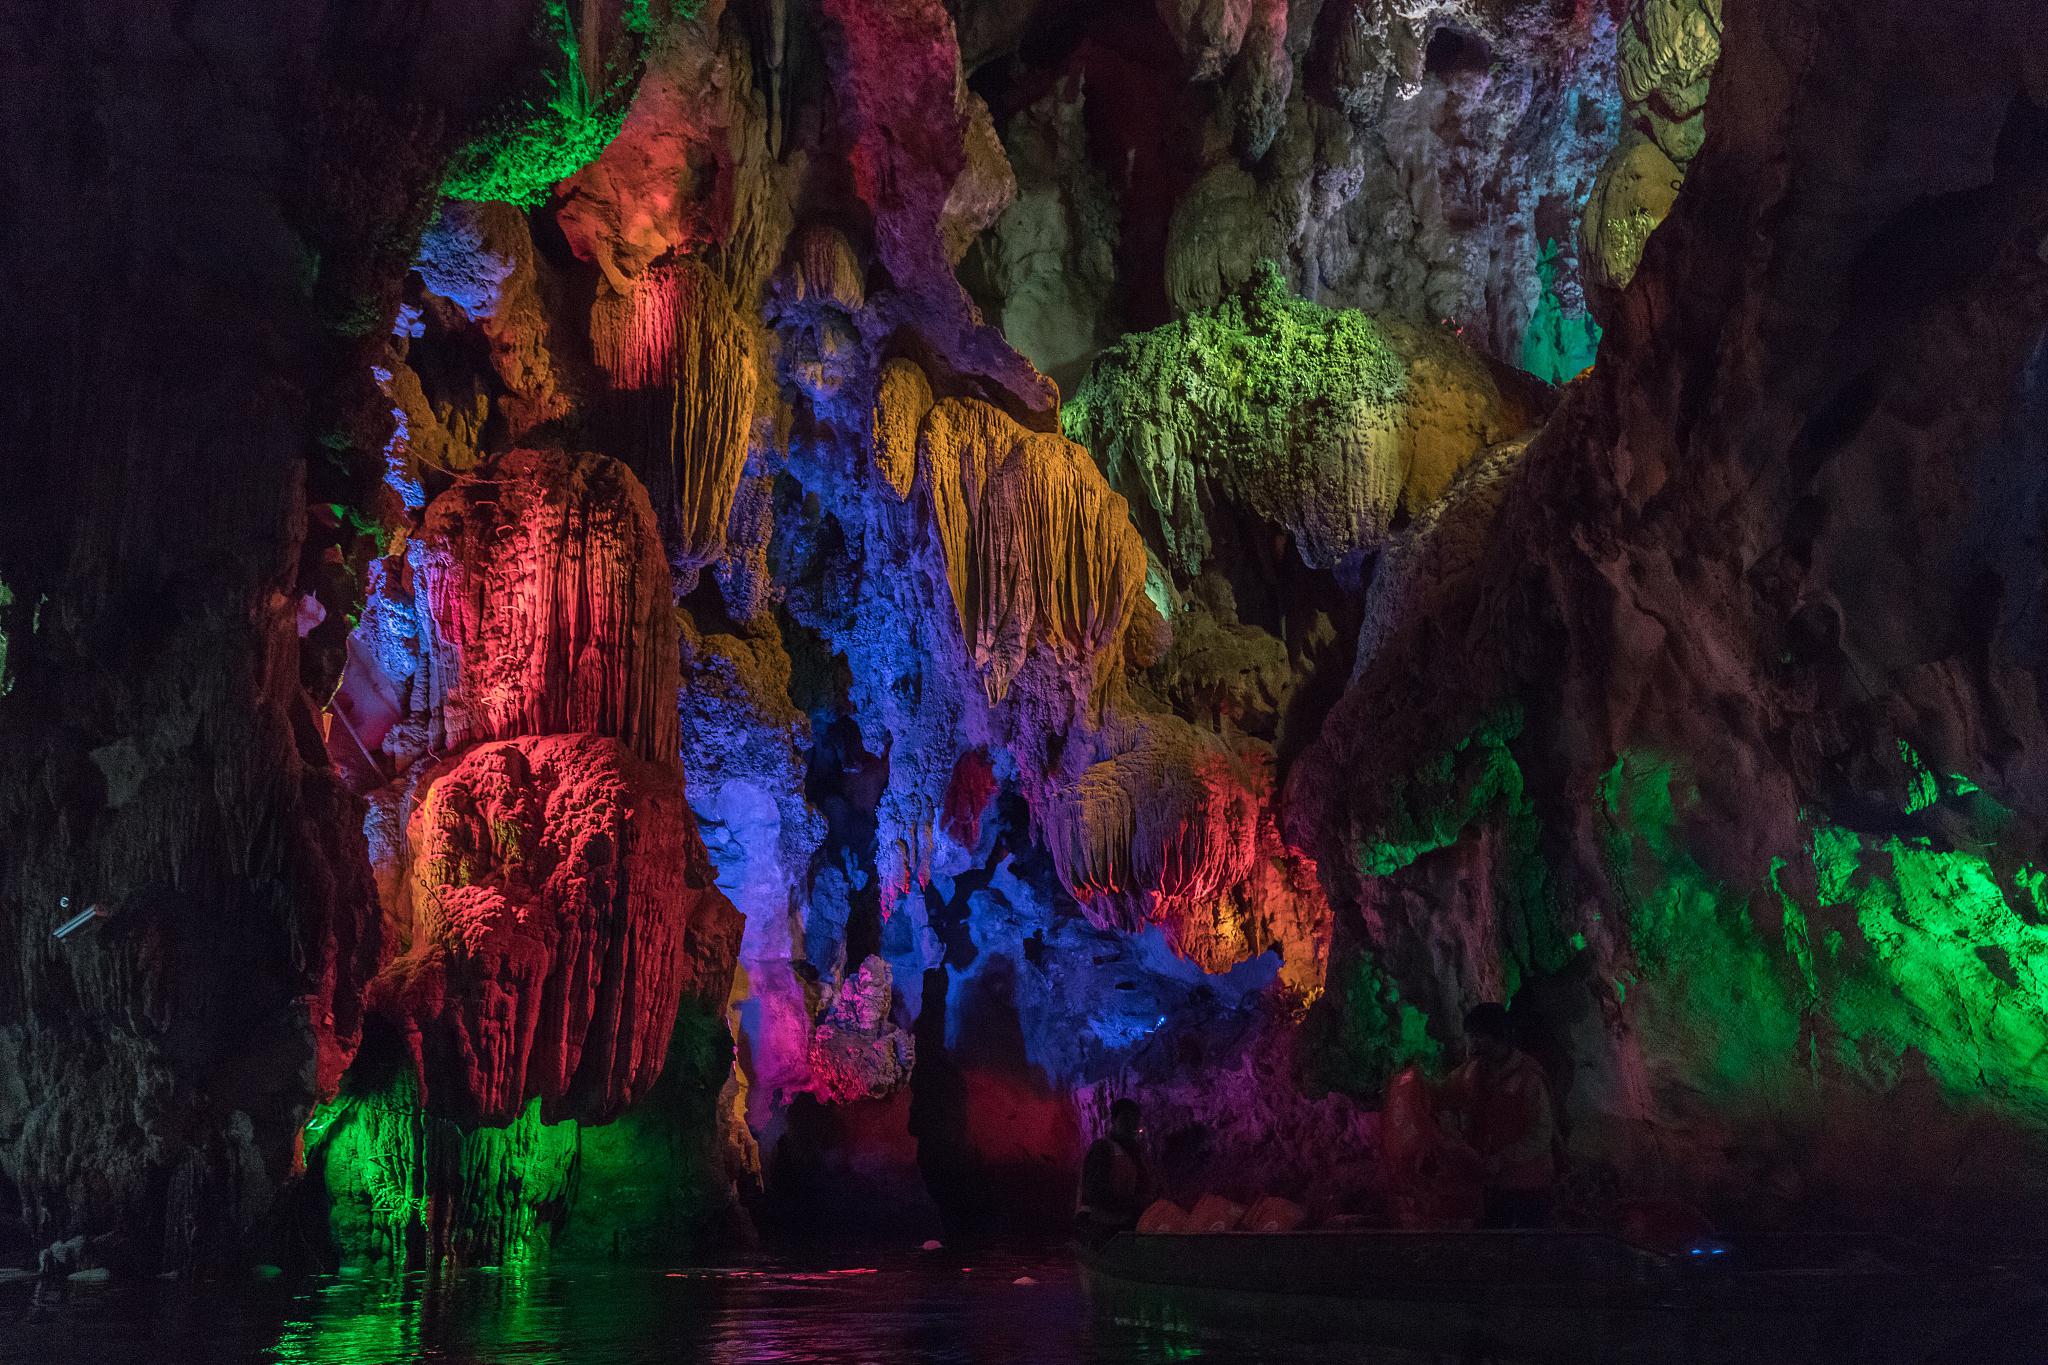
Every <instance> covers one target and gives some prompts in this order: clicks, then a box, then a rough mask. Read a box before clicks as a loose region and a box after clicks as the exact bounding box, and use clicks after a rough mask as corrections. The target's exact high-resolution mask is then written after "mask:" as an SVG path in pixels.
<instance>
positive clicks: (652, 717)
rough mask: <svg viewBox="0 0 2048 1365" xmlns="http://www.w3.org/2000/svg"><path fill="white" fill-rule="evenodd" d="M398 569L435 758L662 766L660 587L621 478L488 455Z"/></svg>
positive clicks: (564, 457) (665, 637)
mask: <svg viewBox="0 0 2048 1365" xmlns="http://www.w3.org/2000/svg"><path fill="white" fill-rule="evenodd" d="M409 556H410V561H411V564H412V569H413V573H414V575H415V579H416V584H417V593H418V597H419V599H420V600H421V601H422V602H424V604H425V608H426V609H425V610H424V611H423V612H422V613H421V626H422V629H423V633H424V634H425V636H426V641H425V644H426V654H427V659H428V668H429V670H430V672H429V683H430V689H429V690H430V700H431V703H432V707H433V712H434V715H435V717H436V720H437V722H438V724H437V727H436V730H437V733H436V736H435V738H436V740H437V741H438V746H439V747H441V748H444V749H452V748H456V747H459V746H460V745H462V744H464V743H467V742H470V741H473V740H481V739H505V738H511V737H513V736H516V735H541V734H564V733H590V734H598V735H609V736H612V737H614V738H616V739H618V740H620V741H622V742H623V743H625V744H626V746H627V747H628V748H630V749H631V750H633V752H635V753H637V754H639V755H640V756H641V757H643V758H650V759H656V760H659V761H662V762H673V761H674V759H675V755H676V745H677V722H676V707H675V695H676V687H677V667H678V664H677V658H676V626H675V621H674V618H673V616H672V615H671V613H670V609H669V584H668V573H667V571H666V569H665V568H664V566H663V564H662V559H661V547H660V543H659V540H658V539H657V537H656V533H655V529H654V519H653V515H652V513H651V512H650V510H649V509H648V506H647V495H646V493H645V492H644V491H643V490H642V489H641V487H640V485H639V483H638V482H637V481H636V480H635V479H634V478H633V476H632V474H631V473H630V472H629V471H628V470H627V469H626V468H625V467H624V466H622V465H621V464H619V463H618V462H617V461H616V460H612V459H610V458H608V457H606V456H602V455H570V454H564V453H562V452H560V451H547V452H543V451H532V450H520V451H513V452H511V453H509V454H507V455H503V456H501V457H499V458H498V459H497V460H495V461H493V462H492V463H491V464H490V465H488V466H487V467H486V468H485V470H484V471H483V474H482V477H480V478H478V479H476V480H475V481H472V482H467V483H463V484H459V485H457V486H456V487H455V488H453V489H450V490H449V491H448V492H447V493H444V494H442V495H441V496H440V497H439V498H436V499H435V500H434V502H433V504H432V505H431V506H429V507H428V509H427V515H426V520H425V524H424V525H423V526H422V527H421V530H420V532H419V534H418V535H417V536H416V537H414V539H413V540H412V542H411V546H410V549H409Z"/></svg>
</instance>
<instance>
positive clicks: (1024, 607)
mask: <svg viewBox="0 0 2048 1365" xmlns="http://www.w3.org/2000/svg"><path fill="white" fill-rule="evenodd" d="M919 460H920V469H921V473H922V476H923V480H924V487H925V490H926V496H927V497H928V498H929V500H930V502H929V506H930V509H931V514H932V520H933V524H934V527H935V529H936V531H937V537H938V541H939V544H940V548H941V551H942V554H943V556H944V560H945V566H946V581H947V585H948V587H949V588H950V589H951V592H952V598H953V605H954V608H955V610H956V612H957V614H958V620H959V623H960V632H961V636H962V638H963V640H964V641H965V643H966V645H967V649H968V654H969V657H970V658H971V659H972V660H973V662H974V666H975V668H976V670H977V672H978V674H979V676H980V678H981V682H982V686H983V688H984V689H985V690H986V691H987V693H988V696H989V699H990V700H992V701H1000V700H1002V698H1003V696H1004V695H1005V694H1006V693H1007V692H1008V691H1009V687H1010V682H1011V680H1012V679H1013V678H1014V677H1015V676H1016V674H1017V671H1018V669H1019V668H1021V667H1022V666H1023V663H1024V659H1025V656H1026V654H1027V653H1028V652H1029V651H1030V650H1031V649H1032V648H1033V647H1034V646H1041V645H1042V646H1045V647H1048V648H1051V649H1053V650H1056V651H1058V652H1060V653H1061V654H1062V655H1063V656H1064V657H1065V658H1066V659H1068V660H1070V661H1072V662H1073V663H1074V664H1075V665H1077V666H1078V667H1079V668H1080V669H1081V670H1082V675H1083V676H1084V677H1085V678H1086V679H1087V681H1088V686H1089V689H1090V691H1091V693H1092V692H1099V691H1100V689H1101V687H1102V686H1103V684H1104V682H1105V681H1106V679H1107V677H1108V674H1109V672H1110V670H1111V669H1112V668H1113V667H1114V666H1115V665H1116V663H1117V662H1118V661H1119V658H1120V651H1119V650H1118V649H1117V648H1113V646H1120V645H1121V643H1122V639H1123V632H1124V628H1125V627H1126V626H1127V625H1129V623H1130V620H1131V611H1132V604H1133V602H1134V601H1135V599H1136V598H1137V596H1138V594H1139V592H1140V591H1141V590H1142V589H1143V587H1144V582H1145V547H1144V542H1143V541H1142V540H1141V539H1140V537H1139V535H1138V532H1137V529H1136V528H1135V527H1134V526H1132V525H1131V522H1130V516H1129V512H1128V510H1127V508H1126V506H1125V503H1124V500H1123V498H1122V497H1121V496H1119V495H1118V494H1116V493H1114V492H1112V491H1111V490H1110V487H1109V485H1108V484H1107V483H1106V482H1105V481H1104V480H1103V478H1102V475H1101V473H1100V472H1099V471H1098V470H1097V469H1096V468H1095V464H1094V462H1093V461H1092V460H1090V459H1089V458H1088V452H1087V451H1086V450H1083V449H1082V448H1081V447H1080V446H1077V445H1075V444H1074V443H1073V442H1072V441H1068V440H1065V439H1064V438H1062V437H1058V436H1052V435H1047V434H1044V433H1041V432H1027V431H1025V430H1024V429H1023V428H1021V427H1019V426H1018V425H1017V424H1016V423H1015V422H1013V421H1011V420H1010V418H1009V417H1007V416H1005V415H1004V414H1003V413H1002V412H1000V411H998V410H997V409H996V408H994V407H992V406H991V405H989V404H987V403H983V402H980V401H978V400H975V399H946V400H943V401H941V402H940V403H938V404H937V405H936V406H934V407H933V408H932V410H931V412H930V413H929V414H928V415H927V416H926V417H925V421H924V427H923V432H922V435H921V437H920V441H919Z"/></svg>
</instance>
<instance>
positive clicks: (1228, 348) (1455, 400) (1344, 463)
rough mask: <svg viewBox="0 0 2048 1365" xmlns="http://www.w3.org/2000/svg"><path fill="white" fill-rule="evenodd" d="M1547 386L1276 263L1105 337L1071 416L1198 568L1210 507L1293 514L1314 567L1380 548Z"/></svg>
mask: <svg viewBox="0 0 2048 1365" xmlns="http://www.w3.org/2000/svg"><path fill="white" fill-rule="evenodd" d="M1540 401H1541V400H1540V398H1539V397H1538V396H1537V394H1536V392H1535V386H1534V385H1533V384H1530V383H1529V382H1528V381H1527V380H1526V378H1520V379H1518V378H1515V377H1511V376H1509V375H1508V374H1507V373H1506V372H1505V371H1504V370H1502V369H1500V368H1498V367H1494V368H1489V366H1488V364H1487V362H1486V361H1485V360H1483V359H1482V358H1481V357H1480V356H1478V355H1475V354H1473V353H1472V352H1471V351H1469V350H1467V349H1465V348H1464V347H1462V346H1461V345H1459V343H1458V342H1457V340H1456V339H1455V338H1453V337H1450V336H1447V335H1444V334H1442V333H1440V332H1432V331H1429V330H1426V329H1421V328H1415V327H1410V326H1407V325H1405V324H1401V323H1394V322H1379V321H1375V320H1373V319H1371V318H1368V317H1366V316H1364V315H1362V314H1357V313H1344V312H1337V311H1333V310H1330V309H1326V308H1321V307H1318V306H1317V305H1315V304H1312V303H1309V302H1307V301H1305V300H1302V299H1298V298H1295V297H1293V296H1292V295H1291V294H1290V293H1289V292H1288V290H1287V288H1286V286H1285V284H1283V283H1282V282H1281V280H1280V279H1279V277H1278V275H1277V274H1275V273H1273V272H1271V271H1268V272H1266V273H1265V274H1263V275H1262V276H1261V277H1260V280H1259V283H1258V284H1257V285H1256V286H1255V287H1253V289H1252V290H1251V291H1250V292H1249V293H1248V294H1247V295H1246V296H1245V297H1244V298H1243V299H1241V300H1240V299H1231V300H1229V301H1227V302H1225V303H1223V304H1222V305H1220V306H1219V307H1217V308H1216V309H1214V310H1212V311H1210V312H1207V313H1203V314H1199V315H1197V316H1194V317H1191V318H1189V319H1187V320H1186V321H1185V322H1180V323H1175V324H1173V325H1172V326H1170V327H1165V328H1161V329H1160V330H1159V331H1156V332H1148V333H1145V334H1143V335H1141V336H1136V337H1129V338H1126V339H1125V340H1124V341H1123V342H1121V343H1119V344H1118V345H1117V346H1115V347H1113V348H1111V350H1110V351H1108V352H1107V353H1105V354H1104V356H1103V357H1102V358H1101V359H1100V360H1099V361H1098V362H1097V364H1096V366H1095V368H1094V369H1093V370H1092V371H1091V372H1090V375H1089V378H1088V380H1087V381H1086V382H1085V383H1084V384H1083V385H1082V387H1081V390H1080V392H1079V393H1078V394H1076V396H1075V399H1074V402H1073V403H1072V405H1070V406H1069V408H1068V409H1067V413H1066V419H1065V420H1066V423H1067V428H1068V430H1069V432H1070V433H1071V434H1072V435H1073V436H1075V438H1076V439H1078V440H1080V441H1082V442H1084V443H1086V444H1087V445H1089V446H1090V448H1092V449H1094V450H1095V451H1096V452H1097V454H1098V457H1099V458H1100V459H1101V460H1102V461H1103V464H1104V466H1105V467H1106V468H1107V469H1108V471H1109V476H1110V479H1111V481H1112V483H1114V484H1115V485H1116V486H1117V487H1118V488H1120V489H1121V490H1123V491H1124V492H1125V494H1126V496H1128V497H1131V498H1133V499H1139V500H1141V504H1142V505H1143V506H1144V507H1146V508H1147V509H1149V511H1150V517H1149V518H1148V529H1149V530H1150V531H1151V532H1152V533H1153V534H1154V535H1156V536H1157V537H1158V539H1159V542H1160V544H1161V545H1162V548H1163V550H1164V558H1165V560H1166V562H1167V564H1168V565H1169V566H1170V567H1171V568H1172V570H1173V571H1174V573H1175V574H1176V575H1178V576H1181V577H1183V578H1188V579H1191V578H1193V577H1194V576H1195V575H1197V574H1199V573H1200V572H1201V570H1202V568H1203V566H1204V564H1205V563H1206V562H1207V561H1208V559H1209V556H1210V552H1211V547H1212V541H1211V537H1210V532H1209V529H1208V528H1209V520H1210V516H1211V509H1213V508H1218V507H1235V508H1242V509H1244V511H1246V512H1248V513H1250V514H1251V515H1253V516H1256V517H1258V518H1259V519H1261V520H1262V521H1265V522H1268V523H1271V524H1273V525H1275V526H1278V527H1280V528H1283V529H1284V530H1286V531H1287V532H1288V533H1289V534H1290V535H1291V536H1293V538H1294V542H1295V546H1296V548H1297V550H1298V551H1299V553H1300V555H1301V558H1302V560H1303V561H1304V562H1305V563H1306V564H1308V565H1309V566H1310V567H1316V568H1330V567H1335V566H1336V565H1339V564H1342V563H1344V562H1345V561H1346V560H1348V559H1351V558H1353V557H1355V556H1357V555H1358V554H1360V553H1361V552H1364V551H1367V550H1371V549H1374V548H1376V547H1377V546H1378V545H1379V544H1380V543H1381V541H1382V540H1383V539H1384V538H1385V536H1386V534H1387V532H1388V530H1389V529H1390V528H1391V527H1392V526H1393V525H1394V523H1395V519H1396V518H1397V517H1401V516H1406V517H1411V518H1412V517H1414V516H1416V515H1418V514H1419V513H1421V512H1422V511H1423V510H1424V509H1426V508H1427V507H1429V505H1430V504H1431V503H1432V502H1433V501H1434V500H1435V499H1436V498H1437V497H1439V496H1440V495H1441V494H1442V493H1443V491H1444V489H1445V488H1447V487H1448V486H1449V485H1450V482H1451V479H1452V478H1453V477H1454V476H1455V475H1456V473H1457V472H1458V470H1459V468H1460V467H1462V466H1463V465H1464V464H1465V463H1466V462H1467V461H1469V460H1470V459H1472V458H1473V457H1474V456H1475V455H1477V454H1478V453H1479V452H1480V451H1482V450H1484V449H1485V448H1486V447H1488V446H1490V445H1492V444H1494V443H1496V442H1499V441H1503V440H1506V439H1508V438H1509V437H1512V436H1515V435H1517V434H1520V433H1521V432H1523V431H1525V430H1527V428H1528V427H1529V426H1530V425H1531V424H1532V423H1533V422H1534V421H1535V420H1536V418H1537V416H1538V415H1539V412H1540V406H1539V404H1540Z"/></svg>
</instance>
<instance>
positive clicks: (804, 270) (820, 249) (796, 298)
mask: <svg viewBox="0 0 2048 1365" xmlns="http://www.w3.org/2000/svg"><path fill="white" fill-rule="evenodd" d="M783 290H784V293H786V294H787V296H788V298H789V300H790V301H791V302H793V303H820V302H823V303H836V304H838V305H839V306H840V307H841V308H844V309H845V310H846V311H847V312H849V313H857V312H859V311H860V309H861V307H862V305H863V304H865V303H866V302H867V286H866V284H865V283H864V282H863V281H862V279H861V268H860V258H859V257H858V256H856V255H854V252H853V243H851V242H849V241H847V240H846V234H845V233H843V232H841V231H839V229H837V228H833V227H826V226H824V225H823V224H820V223H813V224H811V225H810V226H808V227H806V228H803V229H802V230H801V231H799V232H798V233H797V234H796V239H795V240H794V241H792V242H791V243H790V248H789V263H788V265H787V266H786V267H785V268H784V272H783Z"/></svg>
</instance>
